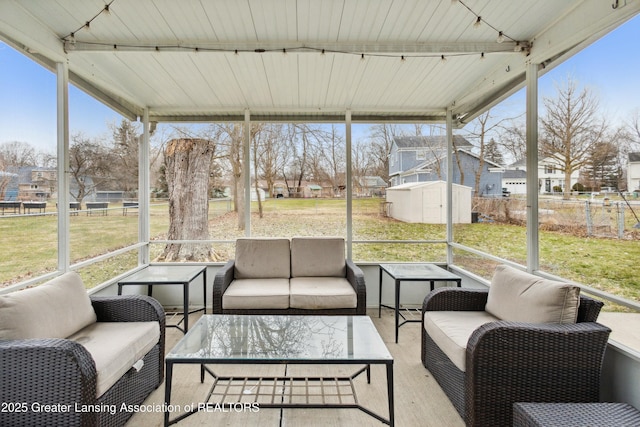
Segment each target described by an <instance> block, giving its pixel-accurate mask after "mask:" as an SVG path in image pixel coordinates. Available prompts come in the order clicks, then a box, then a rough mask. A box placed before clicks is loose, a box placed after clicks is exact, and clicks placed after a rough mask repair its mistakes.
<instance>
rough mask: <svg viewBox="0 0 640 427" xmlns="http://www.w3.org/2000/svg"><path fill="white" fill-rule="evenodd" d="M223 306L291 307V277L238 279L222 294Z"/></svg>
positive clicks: (226, 307)
mask: <svg viewBox="0 0 640 427" xmlns="http://www.w3.org/2000/svg"><path fill="white" fill-rule="evenodd" d="M222 308H223V309H239V310H246V309H262V308H267V309H269V308H285V309H286V308H289V279H236V280H234V281H233V282H231V284H230V285H229V287H228V288H227V290H226V291H225V293H224V295H222Z"/></svg>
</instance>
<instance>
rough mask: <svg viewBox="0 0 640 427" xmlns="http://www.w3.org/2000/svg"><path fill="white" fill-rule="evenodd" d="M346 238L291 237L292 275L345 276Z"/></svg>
mask: <svg viewBox="0 0 640 427" xmlns="http://www.w3.org/2000/svg"><path fill="white" fill-rule="evenodd" d="M346 275H347V267H346V263H345V257H344V239H343V238H341V237H294V238H293V239H291V277H345V276H346Z"/></svg>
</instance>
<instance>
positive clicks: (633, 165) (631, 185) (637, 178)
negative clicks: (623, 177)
mask: <svg viewBox="0 0 640 427" xmlns="http://www.w3.org/2000/svg"><path fill="white" fill-rule="evenodd" d="M639 189H640V153H629V163H628V164H627V191H630V192H637V191H638V190H639Z"/></svg>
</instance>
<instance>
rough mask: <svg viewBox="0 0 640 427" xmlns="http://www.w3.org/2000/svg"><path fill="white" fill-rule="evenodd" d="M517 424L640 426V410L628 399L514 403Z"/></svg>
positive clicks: (523, 426)
mask: <svg viewBox="0 0 640 427" xmlns="http://www.w3.org/2000/svg"><path fill="white" fill-rule="evenodd" d="M513 425H514V427H542V426H545V427H550V426H558V427H560V426H562V427H585V426H598V427H607V426H610V427H621V426H633V427H636V426H640V411H638V410H637V409H636V408H634V407H633V406H631V405H629V404H628V403H514V404H513Z"/></svg>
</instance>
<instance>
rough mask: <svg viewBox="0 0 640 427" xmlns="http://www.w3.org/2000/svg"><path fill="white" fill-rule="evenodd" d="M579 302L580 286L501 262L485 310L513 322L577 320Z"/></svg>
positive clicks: (569, 321) (571, 321)
mask: <svg viewBox="0 0 640 427" xmlns="http://www.w3.org/2000/svg"><path fill="white" fill-rule="evenodd" d="M579 304H580V288H579V287H577V286H574V285H571V284H568V283H562V282H555V281H552V280H547V279H543V278H540V277H538V276H534V275H532V274H529V273H525V272H523V271H520V270H516V269H515V268H511V267H508V266H506V265H499V266H498V267H496V270H495V273H494V275H493V279H492V280H491V287H490V288H489V296H488V298H487V305H486V311H487V312H489V313H490V314H492V315H493V316H496V317H498V318H500V319H502V320H509V321H514V322H526V323H575V322H576V318H577V316H578V305H579Z"/></svg>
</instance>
